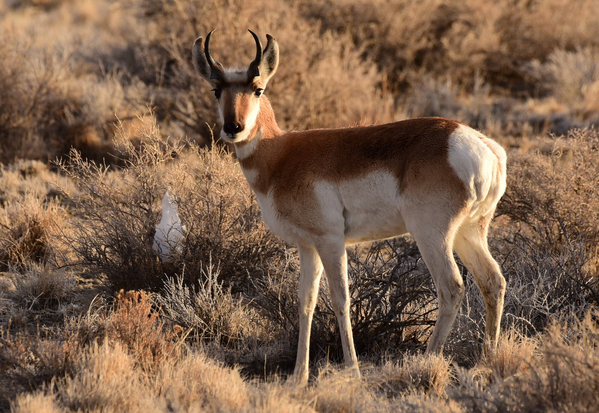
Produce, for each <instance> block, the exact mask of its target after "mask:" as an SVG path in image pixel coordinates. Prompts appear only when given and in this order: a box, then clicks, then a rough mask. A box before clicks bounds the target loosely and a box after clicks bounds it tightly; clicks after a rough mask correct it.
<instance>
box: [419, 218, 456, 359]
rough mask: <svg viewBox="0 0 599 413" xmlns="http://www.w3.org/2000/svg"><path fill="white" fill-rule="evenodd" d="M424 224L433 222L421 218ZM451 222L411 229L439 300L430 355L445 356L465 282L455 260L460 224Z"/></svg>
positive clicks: (429, 347)
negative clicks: (454, 244) (444, 351)
mask: <svg viewBox="0 0 599 413" xmlns="http://www.w3.org/2000/svg"><path fill="white" fill-rule="evenodd" d="M437 216H438V215H437ZM420 219H421V222H433V221H432V219H431V220H428V221H427V220H426V218H424V217H422V216H420ZM448 221H449V222H446V223H445V224H440V225H436V226H426V225H421V226H418V227H417V228H411V229H410V233H411V234H412V236H413V237H414V239H415V240H416V244H417V245H418V249H419V250H420V254H422V258H423V260H424V263H425V264H426V266H427V268H428V270H429V272H430V274H431V276H432V278H433V281H434V283H435V287H436V289H437V296H438V300H439V310H438V315H437V321H436V323H435V328H434V329H433V333H432V334H431V337H430V338H429V342H428V346H427V348H426V352H427V353H441V352H442V351H443V345H444V344H445V341H446V340H447V337H448V336H449V332H450V331H451V328H452V327H453V324H454V322H455V319H456V316H457V313H458V310H459V307H460V303H461V301H462V297H463V296H464V282H463V280H462V276H461V274H460V271H459V268H458V266H457V264H456V262H455V259H454V258H453V248H452V247H453V236H454V234H455V231H456V228H457V226H458V225H459V222H457V220H455V219H453V220H452V219H451V218H448Z"/></svg>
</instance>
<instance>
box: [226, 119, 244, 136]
mask: <svg viewBox="0 0 599 413" xmlns="http://www.w3.org/2000/svg"><path fill="white" fill-rule="evenodd" d="M223 130H224V131H225V133H227V134H233V135H234V134H236V133H239V132H241V131H242V130H243V125H240V124H239V123H237V122H227V123H225V125H224V126H223Z"/></svg>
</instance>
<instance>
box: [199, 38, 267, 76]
mask: <svg viewBox="0 0 599 413" xmlns="http://www.w3.org/2000/svg"><path fill="white" fill-rule="evenodd" d="M248 31H249V32H250V33H251V34H252V36H253V37H254V40H255V41H256V58H255V59H254V61H253V62H252V63H250V66H249V69H250V70H249V71H250V73H251V72H254V73H252V74H253V75H254V76H260V62H261V61H262V43H260V38H259V37H258V35H257V34H256V33H254V32H253V31H251V30H249V29H248ZM207 41H208V39H206V42H207Z"/></svg>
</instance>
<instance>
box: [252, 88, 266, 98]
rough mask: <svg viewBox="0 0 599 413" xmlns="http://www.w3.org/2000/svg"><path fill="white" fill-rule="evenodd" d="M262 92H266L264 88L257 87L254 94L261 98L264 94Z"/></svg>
mask: <svg viewBox="0 0 599 413" xmlns="http://www.w3.org/2000/svg"><path fill="white" fill-rule="evenodd" d="M262 93H264V89H256V90H255V91H254V95H256V97H257V98H259V97H260V96H262Z"/></svg>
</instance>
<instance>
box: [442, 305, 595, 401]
mask: <svg viewBox="0 0 599 413" xmlns="http://www.w3.org/2000/svg"><path fill="white" fill-rule="evenodd" d="M598 334H599V331H598V328H597V319H596V314H595V313H593V312H589V314H588V315H587V316H586V317H585V318H584V319H583V320H582V321H575V322H574V324H573V325H568V324H567V323H566V324H562V325H559V324H557V323H555V324H553V325H552V326H551V327H550V328H549V329H548V331H547V332H546V333H545V334H544V335H543V336H542V338H541V341H540V345H539V346H538V350H537V353H536V354H535V356H534V357H533V358H532V360H530V362H527V361H526V360H522V361H523V362H524V365H525V366H526V368H525V369H519V371H518V372H517V373H516V374H514V375H510V376H507V377H505V378H504V379H500V378H499V377H497V379H498V381H497V382H496V383H495V384H493V385H491V386H488V387H485V386H484V385H481V382H480V381H479V380H478V379H477V378H476V377H475V373H476V372H474V371H470V372H468V371H466V370H464V369H458V374H457V376H458V381H459V385H458V386H457V387H456V388H453V389H451V390H450V392H449V393H450V395H451V397H452V398H453V399H454V400H456V401H457V402H459V403H460V404H461V405H462V406H463V407H464V408H465V409H467V410H476V411H565V412H587V411H588V412H591V411H595V410H596V403H595V401H596V400H597V397H598V395H599V385H598V383H599V380H598V379H599V358H598V356H597V349H596V343H597V339H598V338H599V336H598ZM519 353H520V356H523V357H525V358H530V354H529V352H519ZM516 357H517V356H516Z"/></svg>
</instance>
